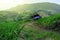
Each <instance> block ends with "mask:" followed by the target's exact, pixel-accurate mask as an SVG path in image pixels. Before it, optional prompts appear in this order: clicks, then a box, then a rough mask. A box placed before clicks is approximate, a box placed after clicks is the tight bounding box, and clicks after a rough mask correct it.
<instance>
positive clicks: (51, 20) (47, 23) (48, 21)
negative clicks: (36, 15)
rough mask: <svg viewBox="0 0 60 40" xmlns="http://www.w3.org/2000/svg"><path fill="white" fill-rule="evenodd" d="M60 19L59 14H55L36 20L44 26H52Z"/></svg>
mask: <svg viewBox="0 0 60 40" xmlns="http://www.w3.org/2000/svg"><path fill="white" fill-rule="evenodd" d="M59 20H60V14H55V15H52V16H49V17H46V18H41V19H39V20H38V21H37V22H38V23H39V24H40V25H42V26H43V27H45V28H51V27H54V26H55V25H56V24H55V23H56V22H57V21H59Z"/></svg>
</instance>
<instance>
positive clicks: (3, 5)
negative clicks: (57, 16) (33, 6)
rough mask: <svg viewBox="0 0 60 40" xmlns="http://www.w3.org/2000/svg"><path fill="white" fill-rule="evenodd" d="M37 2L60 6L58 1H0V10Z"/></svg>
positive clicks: (59, 0)
mask: <svg viewBox="0 0 60 40" xmlns="http://www.w3.org/2000/svg"><path fill="white" fill-rule="evenodd" d="M37 2H51V3H57V4H60V0H0V10H6V9H9V8H11V7H15V6H17V5H23V4H30V3H37Z"/></svg>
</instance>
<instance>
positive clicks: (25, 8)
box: [9, 2, 60, 13]
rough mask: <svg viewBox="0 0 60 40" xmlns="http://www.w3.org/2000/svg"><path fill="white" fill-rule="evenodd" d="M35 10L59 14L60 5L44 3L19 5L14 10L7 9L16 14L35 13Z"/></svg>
mask: <svg viewBox="0 0 60 40" xmlns="http://www.w3.org/2000/svg"><path fill="white" fill-rule="evenodd" d="M37 10H46V11H51V12H58V13H60V5H58V4H55V3H48V2H44V3H33V4H25V5H19V6H16V7H14V8H11V9H9V11H16V12H23V11H37Z"/></svg>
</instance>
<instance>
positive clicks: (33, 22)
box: [18, 21, 53, 40]
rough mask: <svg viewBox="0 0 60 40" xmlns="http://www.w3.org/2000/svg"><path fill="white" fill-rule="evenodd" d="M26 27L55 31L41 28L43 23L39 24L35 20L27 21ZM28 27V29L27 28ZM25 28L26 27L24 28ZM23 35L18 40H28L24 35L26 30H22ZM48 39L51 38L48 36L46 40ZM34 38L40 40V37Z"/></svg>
mask: <svg viewBox="0 0 60 40" xmlns="http://www.w3.org/2000/svg"><path fill="white" fill-rule="evenodd" d="M24 28H27V29H29V28H33V29H35V30H37V31H47V32H53V31H51V30H46V29H44V28H41V25H40V24H38V23H37V22H35V21H31V22H27V23H26V25H25V27H24ZM27 29H26V30H27ZM23 30H24V29H23ZM21 35H22V37H21V38H19V39H18V40H28V39H26V38H25V37H24V32H21ZM48 39H49V37H48V38H46V40H48ZM50 39H51V38H50ZM50 39H49V40H50ZM34 40H40V39H34ZM41 40H45V39H41ZM51 40H53V39H51Z"/></svg>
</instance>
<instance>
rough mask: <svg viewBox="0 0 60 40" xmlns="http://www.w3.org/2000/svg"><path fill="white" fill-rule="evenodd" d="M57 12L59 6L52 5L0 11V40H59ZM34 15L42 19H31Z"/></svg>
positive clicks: (35, 5)
mask: <svg viewBox="0 0 60 40" xmlns="http://www.w3.org/2000/svg"><path fill="white" fill-rule="evenodd" d="M56 12H57V13H56ZM59 12H60V5H57V4H54V3H35V4H25V5H21V6H17V7H15V8H12V9H9V10H8V11H7V10H6V11H0V40H60V33H59V32H60V13H59ZM36 13H38V14H39V15H40V16H42V18H40V19H39V20H33V19H31V16H32V15H34V14H36ZM44 28H45V29H44ZM46 29H49V30H46ZM51 30H52V31H51ZM56 30H57V31H56Z"/></svg>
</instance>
